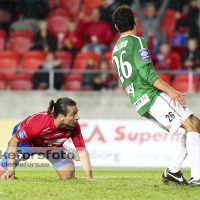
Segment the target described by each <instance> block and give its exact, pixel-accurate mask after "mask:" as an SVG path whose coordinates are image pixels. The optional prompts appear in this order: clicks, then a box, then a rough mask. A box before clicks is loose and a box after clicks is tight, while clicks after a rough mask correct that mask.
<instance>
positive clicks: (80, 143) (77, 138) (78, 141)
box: [71, 124, 85, 151]
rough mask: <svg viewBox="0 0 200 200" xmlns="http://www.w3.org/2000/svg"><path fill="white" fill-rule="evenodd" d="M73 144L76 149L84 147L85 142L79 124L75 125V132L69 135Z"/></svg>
mask: <svg viewBox="0 0 200 200" xmlns="http://www.w3.org/2000/svg"><path fill="white" fill-rule="evenodd" d="M71 139H72V141H73V143H74V146H75V147H76V149H77V150H78V151H80V150H83V149H85V142H84V139H83V136H82V133H81V128H80V125H79V124H78V126H77V127H76V132H75V133H74V134H73V136H71Z"/></svg>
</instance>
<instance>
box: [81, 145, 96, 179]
mask: <svg viewBox="0 0 200 200" xmlns="http://www.w3.org/2000/svg"><path fill="white" fill-rule="evenodd" d="M78 153H79V156H80V161H81V164H82V167H83V170H84V171H85V175H86V179H87V180H92V179H93V176H92V167H91V164H90V157H89V153H88V151H87V149H83V150H80V151H78Z"/></svg>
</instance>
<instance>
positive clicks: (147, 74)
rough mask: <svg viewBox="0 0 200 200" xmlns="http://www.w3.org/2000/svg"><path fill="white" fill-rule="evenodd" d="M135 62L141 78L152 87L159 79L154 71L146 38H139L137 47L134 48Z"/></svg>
mask: <svg viewBox="0 0 200 200" xmlns="http://www.w3.org/2000/svg"><path fill="white" fill-rule="evenodd" d="M134 62H135V65H136V68H137V70H138V71H139V74H140V76H141V77H142V78H143V79H144V80H145V81H146V82H148V83H149V84H150V85H153V83H154V82H155V81H156V80H157V79H158V78H159V77H158V76H157V74H156V71H155V69H154V66H153V63H152V60H151V55H150V52H149V50H148V47H147V43H146V41H145V39H144V38H139V37H138V42H137V45H135V47H134Z"/></svg>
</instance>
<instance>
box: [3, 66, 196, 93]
mask: <svg viewBox="0 0 200 200" xmlns="http://www.w3.org/2000/svg"><path fill="white" fill-rule="evenodd" d="M13 72H16V71H14V70H12V69H2V68H0V74H3V73H13ZM34 72H35V71H34ZM37 72H40V73H46V72H49V90H54V87H53V86H54V73H56V72H62V73H63V74H64V75H69V74H83V73H92V74H96V73H100V72H102V71H101V70H98V69H95V70H94V69H92V70H89V69H85V70H74V69H54V70H47V69H38V70H37ZM104 72H107V73H112V74H113V75H115V76H114V77H116V72H115V71H114V70H106V71H104ZM17 73H27V74H28V73H33V70H31V69H23V70H20V71H19V72H17ZM157 73H158V75H159V74H168V75H171V84H170V85H171V86H173V83H174V80H176V77H177V76H179V75H185V76H184V78H181V79H178V83H180V86H181V83H182V82H184V83H187V86H188V87H187V92H195V91H197V89H198V85H199V77H200V71H196V70H176V71H174V70H157ZM11 80H12V79H11ZM118 81H119V80H118ZM8 82H9V80H8ZM194 84H195V85H196V86H195V87H194ZM117 89H119V90H121V89H122V87H121V84H120V83H118V86H117ZM183 91H184V90H183Z"/></svg>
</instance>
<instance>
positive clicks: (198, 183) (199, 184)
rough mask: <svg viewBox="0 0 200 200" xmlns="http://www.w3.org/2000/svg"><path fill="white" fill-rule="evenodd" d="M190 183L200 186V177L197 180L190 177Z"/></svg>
mask: <svg viewBox="0 0 200 200" xmlns="http://www.w3.org/2000/svg"><path fill="white" fill-rule="evenodd" d="M189 185H191V186H200V179H199V180H197V181H195V180H194V178H192V177H191V178H190V181H189Z"/></svg>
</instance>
